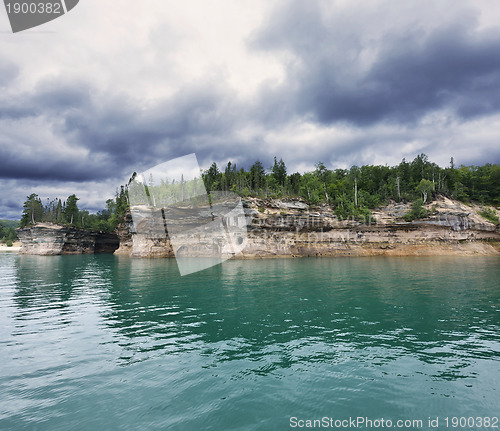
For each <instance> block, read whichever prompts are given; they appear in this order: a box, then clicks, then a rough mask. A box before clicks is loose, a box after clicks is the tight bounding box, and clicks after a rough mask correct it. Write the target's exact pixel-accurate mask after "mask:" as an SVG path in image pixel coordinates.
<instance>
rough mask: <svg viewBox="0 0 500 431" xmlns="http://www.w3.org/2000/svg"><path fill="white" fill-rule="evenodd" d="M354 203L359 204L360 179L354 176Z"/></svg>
mask: <svg viewBox="0 0 500 431" xmlns="http://www.w3.org/2000/svg"><path fill="white" fill-rule="evenodd" d="M354 205H355V206H358V179H357V178H354Z"/></svg>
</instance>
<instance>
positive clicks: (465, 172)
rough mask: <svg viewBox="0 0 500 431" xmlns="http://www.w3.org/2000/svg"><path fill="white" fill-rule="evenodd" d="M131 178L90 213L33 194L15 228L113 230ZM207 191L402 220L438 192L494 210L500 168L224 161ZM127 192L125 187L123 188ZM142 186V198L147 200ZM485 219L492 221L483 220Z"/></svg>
mask: <svg viewBox="0 0 500 431" xmlns="http://www.w3.org/2000/svg"><path fill="white" fill-rule="evenodd" d="M134 177H135V174H134V175H133V176H132V178H131V180H130V181H129V184H128V185H127V186H121V187H120V189H119V190H117V192H116V194H115V198H114V199H109V200H107V201H106V208H105V209H104V210H102V211H99V212H97V213H96V214H90V213H89V212H88V211H86V210H80V209H79V208H78V200H79V199H78V198H77V197H76V195H74V194H73V195H70V196H69V197H68V198H67V199H66V201H61V200H60V199H53V200H47V202H46V203H43V202H42V201H41V199H40V198H39V197H38V195H36V194H31V195H30V196H28V198H27V200H26V202H25V203H24V207H23V214H22V218H21V223H20V226H21V227H25V226H28V225H31V224H35V223H37V222H52V223H59V224H68V225H73V226H76V227H81V228H85V229H92V230H99V231H108V232H109V231H113V230H115V229H116V227H117V225H118V224H119V223H120V221H121V220H123V218H124V216H125V213H126V212H127V211H128V207H129V200H128V194H129V193H132V194H134V183H133V182H132V180H133V179H134ZM202 180H203V183H204V185H205V188H206V190H207V191H208V192H209V193H210V192H211V191H216V190H220V191H232V192H235V193H237V194H239V195H240V196H242V197H248V196H255V197H261V198H283V197H293V198H301V199H303V200H304V201H306V202H307V203H309V204H311V205H320V204H326V205H329V206H331V207H332V208H333V209H334V212H335V213H336V215H337V216H338V217H339V218H342V219H348V218H355V219H365V220H366V219H367V217H370V216H371V213H370V210H371V209H374V208H376V207H378V206H380V205H383V204H385V203H387V202H389V201H391V200H392V201H396V202H412V210H411V211H410V213H409V214H408V215H407V216H406V218H407V219H408V220H413V219H416V218H422V217H425V216H426V215H427V212H426V210H425V208H424V207H423V205H424V204H426V203H428V202H430V201H432V199H433V198H434V196H435V195H436V194H437V193H439V194H443V195H445V196H448V197H450V198H453V199H457V200H460V201H463V202H469V201H476V202H479V203H481V204H483V205H485V204H490V205H496V206H498V205H500V165H497V164H491V163H487V164H485V165H483V166H463V165H461V166H459V167H457V166H455V163H454V160H453V157H452V158H451V159H450V163H449V165H448V166H446V167H444V168H443V167H440V166H438V165H437V164H436V163H434V162H431V161H430V160H429V158H428V157H427V155H425V154H419V155H418V156H416V157H415V158H414V159H413V160H412V161H407V160H406V159H403V160H402V161H401V162H400V163H399V164H398V165H396V166H387V165H385V166H382V165H363V166H352V167H351V168H350V169H340V168H338V169H328V168H327V167H326V166H325V164H324V163H323V162H318V163H317V164H316V165H315V170H314V171H312V172H306V173H299V172H295V173H292V174H289V173H288V169H287V167H286V164H285V162H284V161H283V159H279V160H278V159H277V158H276V157H275V158H274V163H273V164H272V166H270V167H269V168H267V169H266V168H265V167H264V165H263V164H262V162H260V161H256V162H255V163H253V164H252V165H251V167H250V168H249V169H245V168H238V167H237V166H236V164H234V163H232V162H231V161H229V162H228V163H227V165H226V166H225V167H224V168H222V169H221V168H219V166H217V163H215V162H214V163H212V165H211V166H210V167H209V168H208V169H207V170H205V171H203V172H202ZM129 186H130V187H131V188H130V189H129ZM195 186H196V187H197V185H193V184H188V183H184V182H183V181H182V180H181V181H180V182H179V183H178V184H171V185H169V188H167V189H168V190H169V193H176V194H177V195H178V196H183V195H184V194H185V195H186V196H188V195H189V194H190V193H189V187H195ZM148 187H149V188H151V187H153V185H152V184H150V186H147V187H146V195H147V196H149V191H148ZM489 217H490V219H491V217H493V215H489Z"/></svg>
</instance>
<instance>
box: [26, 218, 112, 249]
mask: <svg viewBox="0 0 500 431" xmlns="http://www.w3.org/2000/svg"><path fill="white" fill-rule="evenodd" d="M16 232H17V236H18V237H19V240H20V241H21V243H22V246H21V249H20V250H19V253H20V254H35V255H41V256H51V255H61V254H94V253H113V252H114V251H115V250H116V249H117V248H118V246H119V239H118V235H116V234H114V233H104V232H92V231H87V230H84V229H78V228H75V227H71V226H61V225H57V224H53V223H37V224H36V225H34V226H31V227H27V228H24V229H17V230H16Z"/></svg>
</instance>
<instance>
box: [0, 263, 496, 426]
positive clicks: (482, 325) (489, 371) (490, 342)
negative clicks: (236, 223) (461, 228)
mask: <svg viewBox="0 0 500 431" xmlns="http://www.w3.org/2000/svg"><path fill="white" fill-rule="evenodd" d="M0 275H1V276H2V282H1V283H3V285H1V286H0V287H1V290H0V292H1V296H0V298H1V302H0V324H1V325H2V328H4V329H3V330H2V333H3V335H2V340H1V344H0V345H1V351H0V355H1V359H2V363H5V364H7V365H6V367H5V368H3V369H2V371H1V373H0V389H1V391H2V393H3V394H6V397H5V398H4V401H3V404H0V406H1V408H0V427H1V428H2V429H4V428H7V429H9V426H10V427H12V429H15V426H14V424H19V423H21V424H24V425H25V426H33V425H34V424H36V426H38V427H39V429H54V428H57V427H58V426H60V427H61V429H68V428H67V427H66V426H67V425H68V424H70V425H71V424H73V425H75V426H76V424H78V426H77V428H78V429H91V428H92V427H94V426H100V427H104V428H109V427H111V429H113V428H116V429H119V428H120V426H119V425H120V424H122V425H123V424H127V426H129V427H130V429H140V428H141V426H142V425H144V423H147V424H148V428H158V429H165V428H168V429H179V430H185V429H187V430H190V429H249V430H250V429H270V430H271V429H277V428H280V427H281V428H285V427H286V428H288V427H289V423H288V418H289V417H290V416H300V415H303V416H305V417H314V416H319V417H321V416H325V415H328V416H332V415H336V416H339V417H348V416H349V415H363V416H370V415H371V416H373V417H381V416H383V417H386V418H387V417H393V418H401V417H403V418H407V417H425V418H426V417H427V416H430V415H453V414H459V415H460V416H463V415H468V414H469V413H470V414H471V415H474V416H477V415H490V416H492V415H494V414H495V412H496V410H495V409H496V406H498V405H499V402H500V394H499V393H498V390H497V387H498V378H499V376H500V331H499V329H500V282H499V281H498V280H500V265H499V260H498V259H496V258H474V259H465V258H458V259H457V258H411V259H410V258H408V259H407V258H391V259H388V258H366V259H362V258H360V259H343V258H341V259H301V260H286V259H284V260H265V261H229V262H226V263H225V264H224V265H219V266H216V267H213V268H210V269H208V270H206V271H203V272H200V273H196V274H191V275H190V276H187V277H180V276H179V274H178V271H177V269H176V265H175V262H174V261H172V260H168V259H167V260H130V259H128V258H123V257H117V256H112V255H91V256H52V257H43V256H16V255H10V254H9V255H8V256H0ZM105 406H107V407H105ZM496 413H498V412H496ZM2 425H3V426H2Z"/></svg>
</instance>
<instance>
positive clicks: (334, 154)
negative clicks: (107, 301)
mask: <svg viewBox="0 0 500 431" xmlns="http://www.w3.org/2000/svg"><path fill="white" fill-rule="evenodd" d="M498 23H500V7H499V6H498V1H497V0H491V1H490V0H474V1H460V0H439V1H435V0H433V1H426V0H418V1H413V0H407V1H404V2H401V1H397V0H391V1H385V0H370V1H358V0H346V1H344V0H338V1H336V0H325V1H323V0H290V1H287V0H284V1H281V0H210V1H206V0H184V1H183V2H179V1H175V2H174V1H171V0H106V1H102V0H80V3H79V4H78V5H77V6H76V7H75V8H74V9H73V10H71V11H70V12H69V13H68V14H66V15H64V16H62V17H60V18H58V19H55V20H53V21H51V22H49V23H46V24H44V25H42V26H39V27H35V28H33V29H30V30H26V31H23V32H20V33H15V34H13V33H12V32H11V29H10V25H9V21H8V18H7V14H6V12H5V10H3V9H1V8H0V218H9V219H18V218H20V214H21V211H22V204H23V202H24V200H25V199H26V196H27V195H29V194H30V193H37V194H38V195H39V196H40V197H41V198H42V199H46V198H56V197H58V198H61V199H65V198H66V197H67V196H69V195H70V194H72V193H76V194H77V196H78V197H79V198H80V201H79V205H80V207H82V208H86V209H89V210H91V211H97V210H99V209H101V208H103V207H104V205H105V201H106V199H109V198H110V197H112V196H113V194H114V192H115V190H116V188H117V187H119V186H120V185H121V184H124V183H125V182H126V181H127V179H128V178H129V177H130V175H131V174H132V172H134V171H137V172H141V171H144V170H146V169H148V168H151V167H153V166H155V165H157V164H160V163H163V162H166V161H168V160H171V159H173V158H176V157H180V156H184V155H186V154H190V153H193V152H194V153H196V156H197V158H198V161H199V162H200V165H201V167H202V168H208V166H209V165H210V164H211V163H212V162H214V161H215V162H217V163H218V164H219V165H222V166H223V165H225V164H227V162H228V161H229V160H230V161H232V162H233V163H236V164H237V166H238V167H245V168H248V167H250V166H251V164H252V163H253V162H255V161H256V160H260V161H261V162H262V163H263V164H264V166H265V167H270V166H271V164H272V162H273V157H274V156H277V157H278V159H279V158H283V160H284V161H285V163H286V166H287V169H288V172H289V173H293V172H295V171H299V172H305V171H309V170H313V169H314V165H315V164H316V163H317V162H319V161H322V162H323V163H325V165H326V166H327V167H328V168H330V169H336V168H349V167H350V166H352V165H363V164H383V165H386V164H387V165H389V166H392V165H396V164H398V163H399V162H400V161H401V159H402V158H406V159H407V160H412V159H413V158H415V157H416V156H417V155H418V154H420V153H425V154H427V155H428V156H429V159H430V160H431V161H433V162H435V163H437V164H439V165H441V166H447V165H448V164H449V161H450V158H451V157H453V158H454V160H455V163H456V164H457V165H460V164H464V165H472V164H474V165H481V164H484V163H500V26H499V24H498Z"/></svg>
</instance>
